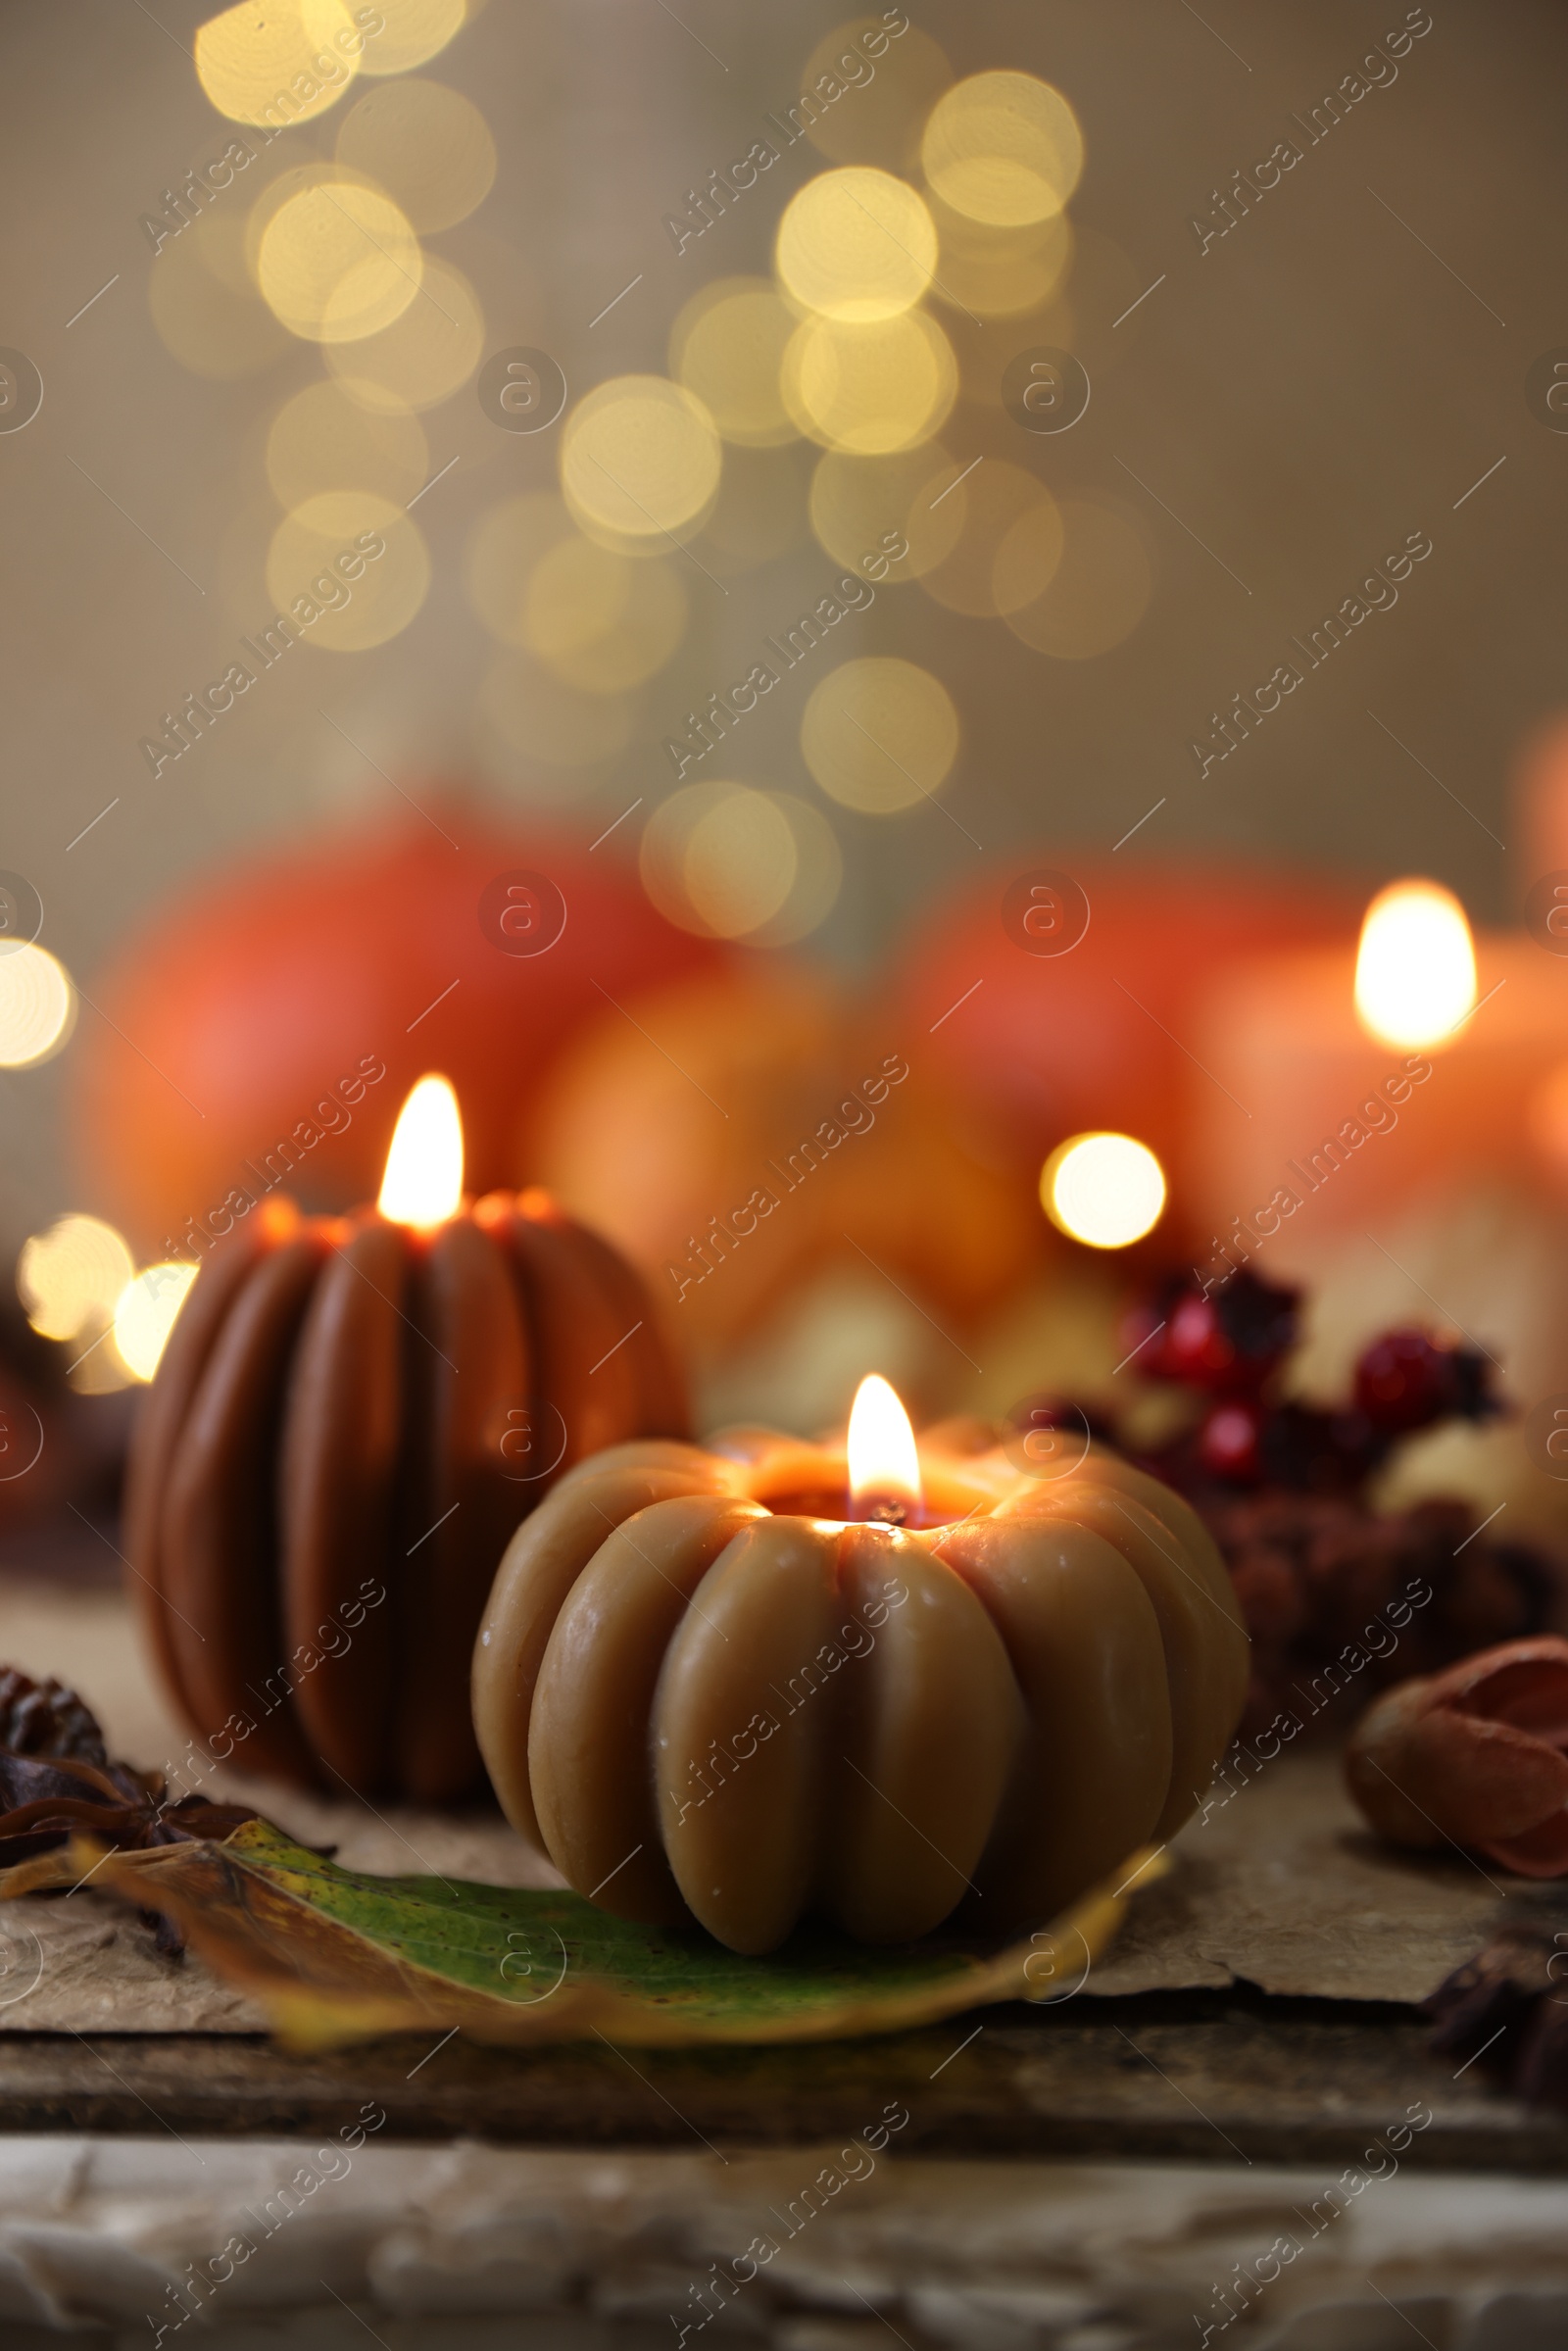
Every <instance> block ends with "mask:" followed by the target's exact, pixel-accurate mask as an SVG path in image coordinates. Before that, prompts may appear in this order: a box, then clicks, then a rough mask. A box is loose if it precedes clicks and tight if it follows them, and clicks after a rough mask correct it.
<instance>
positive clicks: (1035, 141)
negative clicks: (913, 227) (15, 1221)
mask: <svg viewBox="0 0 1568 2351" xmlns="http://www.w3.org/2000/svg"><path fill="white" fill-rule="evenodd" d="M920 156H921V161H922V163H923V164H924V166H925V175H926V178H927V179H928V180H929V181H930V183H931V186H932V188H933V190H934V191H935V193H936V194H937V195H938V196H940V197H941V199H942V201H943V203H944V204H947V205H951V206H952V208H953V210H954V211H955V212H956V213H963V214H964V215H965V216H966V217H967V218H968V219H969V220H983V221H986V222H988V223H990V225H991V226H993V227H996V228H1024V227H1027V226H1028V225H1029V224H1030V222H1032V221H1037V220H1049V219H1050V218H1051V217H1052V215H1053V214H1054V213H1059V212H1060V210H1061V208H1062V206H1063V205H1064V204H1065V203H1066V201H1067V199H1068V197H1069V196H1070V195H1071V194H1072V192H1073V189H1074V188H1075V187H1076V186H1077V184H1078V178H1079V174H1080V173H1081V171H1083V166H1084V141H1083V133H1082V131H1081V130H1080V129H1079V127H1078V122H1077V118H1076V116H1075V115H1074V113H1073V111H1072V108H1071V107H1070V106H1069V105H1068V104H1067V101H1066V99H1065V98H1064V97H1063V96H1062V94H1061V92H1060V91H1059V90H1057V89H1054V88H1053V87H1052V85H1051V83H1050V82H1049V81H1041V80H1040V79H1039V78H1038V77H1037V76H1036V75H1035V74H1033V73H1010V72H1000V73H971V74H970V75H969V77H968V79H967V80H965V81H960V82H956V84H955V85H954V87H953V88H952V89H951V90H948V91H947V92H946V93H945V94H944V95H943V96H942V97H941V98H939V99H938V100H937V103H936V105H935V106H934V107H933V108H932V110H931V114H930V117H929V120H928V121H927V122H926V126H925V136H924V138H923V139H922V140H921V143H920Z"/></svg>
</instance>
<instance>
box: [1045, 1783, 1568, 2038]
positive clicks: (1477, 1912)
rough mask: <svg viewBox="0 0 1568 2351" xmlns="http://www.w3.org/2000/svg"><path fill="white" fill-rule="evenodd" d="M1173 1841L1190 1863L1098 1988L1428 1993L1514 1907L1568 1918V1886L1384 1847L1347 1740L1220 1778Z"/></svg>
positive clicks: (1458, 1857) (1156, 1890)
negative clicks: (1345, 1753)
mask: <svg viewBox="0 0 1568 2351" xmlns="http://www.w3.org/2000/svg"><path fill="white" fill-rule="evenodd" d="M1171 1849H1172V1853H1173V1856H1174V1859H1175V1863H1176V1866H1175V1868H1174V1869H1173V1870H1172V1871H1171V1873H1170V1875H1169V1876H1168V1877H1167V1878H1165V1879H1163V1880H1162V1881H1161V1882H1160V1883H1159V1884H1158V1885H1157V1886H1152V1887H1151V1888H1150V1890H1149V1892H1148V1893H1147V1894H1145V1895H1144V1896H1143V1897H1142V1898H1141V1899H1140V1900H1139V1901H1138V1902H1136V1903H1134V1904H1133V1906H1132V1908H1131V1909H1130V1910H1129V1911H1128V1914H1127V1920H1126V1924H1125V1926H1124V1927H1123V1929H1122V1932H1121V1935H1120V1936H1119V1937H1118V1939H1117V1941H1116V1944H1115V1946H1114V1948H1113V1949H1112V1950H1111V1952H1110V1954H1109V1956H1108V1957H1107V1958H1106V1959H1105V1960H1104V1961H1103V1963H1102V1965H1101V1966H1100V1967H1098V1968H1096V1969H1095V1971H1094V1973H1093V1975H1092V1977H1091V1978H1090V1981H1089V1983H1088V1984H1086V1985H1085V1987H1084V1988H1085V1989H1086V1990H1087V1991H1091V1992H1100V1993H1103V1994H1111V1993H1117V1992H1142V1991H1165V1990H1183V1989H1188V1988H1191V1987H1194V1986H1198V1985H1204V1984H1206V1985H1215V1986H1217V1985H1224V1984H1233V1983H1237V1982H1242V1983H1247V1984H1256V1985H1257V1986H1258V1988H1259V1989H1260V1990H1262V1991H1267V1992H1277V1993H1282V1994H1295V1995H1299V1996H1304V1997H1316V1998H1321V1999H1339V2000H1404V2001H1416V2000H1419V1999H1421V1998H1423V1997H1424V1995H1425V1994H1426V1993H1427V1992H1429V1991H1431V1990H1432V1989H1433V1988H1434V1986H1435V1985H1436V1984H1440V1983H1441V1982H1442V1980H1443V1978H1444V1977H1445V1976H1446V1974H1447V1973H1448V1970H1449V1969H1450V1968H1453V1967H1456V1966H1457V1965H1458V1963H1459V1961H1460V1960H1461V1959H1464V1958H1465V1957H1467V1956H1468V1954H1469V1953H1470V1952H1472V1951H1474V1950H1475V1948H1476V1947H1477V1945H1478V1944H1479V1943H1482V1942H1484V1941H1485V1940H1486V1938H1487V1936H1488V1935H1489V1934H1490V1933H1491V1932H1492V1929H1493V1927H1494V1926H1495V1924H1496V1923H1497V1921H1498V1919H1499V1917H1500V1916H1501V1915H1502V1914H1504V1913H1506V1915H1507V1916H1508V1917H1509V1919H1510V1920H1512V1919H1515V1918H1524V1919H1530V1920H1540V1921H1542V1922H1544V1924H1545V1926H1546V1927H1547V1930H1548V1932H1549V1931H1551V1930H1554V1929H1555V1928H1557V1927H1559V1926H1562V1927H1568V1882H1565V1883H1563V1884H1560V1885H1555V1886H1542V1885H1539V1884H1534V1883H1532V1882H1530V1881H1528V1880H1525V1879H1521V1878H1511V1877H1507V1876H1505V1875H1504V1874H1502V1873H1501V1872H1499V1871H1497V1870H1495V1869H1493V1868H1492V1867H1491V1866H1490V1865H1489V1866H1488V1867H1486V1868H1483V1866H1482V1865H1481V1864H1480V1863H1479V1862H1476V1861H1471V1860H1469V1859H1468V1858H1466V1857H1465V1856H1464V1855H1463V1854H1461V1853H1458V1852H1456V1851H1452V1850H1445V1851H1443V1852H1441V1853H1437V1854H1433V1855H1426V1854H1417V1853H1397V1852H1392V1851H1391V1850H1390V1849H1389V1848H1388V1847H1387V1846H1386V1845H1382V1844H1379V1843H1378V1841H1377V1839H1376V1838H1375V1837H1373V1836H1372V1835H1371V1833H1370V1832H1369V1831H1368V1830H1367V1828H1366V1827H1365V1825H1364V1824H1363V1822H1362V1820H1361V1816H1360V1814H1359V1813H1358V1812H1357V1811H1356V1809H1355V1807H1354V1805H1353V1804H1352V1803H1351V1802H1350V1799H1349V1796H1348V1794H1347V1793H1346V1789H1345V1783H1344V1780H1343V1778H1342V1775H1341V1770H1340V1758H1339V1753H1338V1750H1337V1749H1332V1748H1331V1749H1326V1750H1323V1749H1320V1750H1317V1751H1315V1752H1310V1753H1305V1754H1293V1753H1292V1752H1291V1751H1290V1750H1289V1749H1286V1750H1285V1751H1284V1752H1282V1753H1281V1754H1280V1755H1278V1756H1277V1757H1275V1759H1274V1760H1273V1761H1272V1762H1270V1763H1267V1764H1265V1765H1264V1766H1263V1767H1262V1769H1261V1770H1260V1771H1259V1773H1258V1775H1257V1777H1256V1778H1255V1779H1254V1780H1253V1781H1251V1782H1250V1785H1247V1786H1245V1787H1242V1788H1238V1789H1236V1791H1235V1792H1234V1793H1232V1794H1230V1795H1229V1796H1228V1797H1227V1794H1226V1791H1225V1789H1224V1788H1216V1789H1214V1790H1213V1791H1211V1793H1210V1796H1209V1798H1208V1802H1207V1810H1206V1813H1203V1812H1201V1813H1200V1815H1199V1816H1198V1817H1197V1818H1195V1819H1194V1820H1192V1821H1190V1822H1189V1823H1188V1825H1187V1827H1186V1828H1185V1829H1184V1830H1183V1831H1182V1832H1181V1834H1180V1836H1179V1837H1177V1838H1176V1839H1175V1841H1174V1844H1173V1845H1172V1848H1171Z"/></svg>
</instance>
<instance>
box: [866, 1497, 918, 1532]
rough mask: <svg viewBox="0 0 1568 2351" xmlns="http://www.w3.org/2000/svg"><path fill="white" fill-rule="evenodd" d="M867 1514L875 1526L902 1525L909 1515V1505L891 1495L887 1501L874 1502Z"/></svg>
mask: <svg viewBox="0 0 1568 2351" xmlns="http://www.w3.org/2000/svg"><path fill="white" fill-rule="evenodd" d="M865 1515H866V1518H867V1520H868V1521H869V1522H870V1523H871V1524H873V1525H875V1526H880V1527H902V1526H903V1525H904V1522H905V1520H906V1519H907V1517H908V1515H909V1505H908V1503H907V1502H904V1501H900V1500H898V1499H897V1498H896V1497H890V1498H889V1499H888V1500H886V1501H881V1502H873V1503H872V1504H871V1505H870V1507H869V1509H868V1510H867V1511H866V1514H865Z"/></svg>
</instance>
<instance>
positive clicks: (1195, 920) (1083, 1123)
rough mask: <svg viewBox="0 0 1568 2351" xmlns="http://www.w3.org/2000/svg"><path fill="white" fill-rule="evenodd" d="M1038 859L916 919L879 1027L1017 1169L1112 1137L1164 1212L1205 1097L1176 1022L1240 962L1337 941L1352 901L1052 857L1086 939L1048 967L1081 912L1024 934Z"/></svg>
mask: <svg viewBox="0 0 1568 2351" xmlns="http://www.w3.org/2000/svg"><path fill="white" fill-rule="evenodd" d="M1047 861H1048V860H1047V859H1046V857H1028V856H1024V855H1020V856H1017V857H1014V858H1012V859H1011V860H1010V861H1009V863H1008V865H1007V866H1005V867H995V868H993V870H992V871H991V873H990V874H989V876H988V877H987V878H986V879H984V880H982V881H980V882H977V883H974V884H971V885H970V886H969V887H967V888H966V889H965V890H964V891H963V892H962V893H961V894H959V895H956V896H955V897H954V898H952V899H951V900H949V901H947V902H943V901H938V902H937V903H936V904H934V905H932V906H927V907H926V908H925V909H924V911H923V912H922V913H921V914H920V915H919V916H918V917H917V918H916V921H915V923H914V925H913V927H912V930H911V934H910V936H909V939H908V941H907V946H906V948H905V950H904V953H903V955H902V956H901V957H900V958H899V959H898V961H897V962H896V964H895V966H894V970H893V973H892V975H891V978H890V983H889V994H888V999H887V1004H888V1017H889V1019H890V1020H891V1022H892V1025H893V1027H894V1029H895V1030H896V1031H897V1033H899V1034H901V1035H909V1036H914V1037H918V1038H920V1039H921V1040H922V1041H923V1040H925V1039H927V1038H928V1037H929V1039H930V1053H931V1056H932V1062H933V1067H934V1069H935V1071H936V1073H937V1074H938V1075H939V1076H940V1077H941V1078H942V1079H943V1080H944V1081H945V1082H946V1083H947V1084H949V1085H950V1086H951V1087H952V1088H953V1089H954V1090H955V1091H956V1094H957V1095H958V1097H959V1099H960V1100H961V1101H963V1102H964V1103H965V1104H966V1105H967V1114H976V1115H978V1116H980V1117H981V1118H983V1119H985V1120H987V1121H989V1122H990V1123H991V1124H992V1125H993V1126H994V1128H995V1129H996V1130H997V1131H998V1132H999V1133H1000V1134H1002V1135H1004V1136H1005V1138H1006V1142H1007V1146H1008V1149H1009V1151H1010V1153H1011V1154H1012V1155H1014V1156H1015V1158H1016V1161H1017V1163H1018V1164H1020V1165H1021V1166H1025V1167H1028V1168H1030V1169H1032V1170H1033V1171H1035V1172H1036V1173H1038V1170H1039V1168H1040V1165H1041V1162H1042V1160H1043V1159H1044V1157H1045V1156H1046V1154H1047V1153H1048V1152H1049V1151H1052V1150H1053V1149H1054V1147H1055V1145H1056V1144H1057V1143H1059V1142H1060V1141H1061V1140H1062V1139H1063V1137H1065V1136H1068V1135H1072V1134H1077V1133H1080V1132H1083V1131H1085V1130H1088V1129H1094V1128H1102V1127H1109V1128H1113V1129H1118V1130H1121V1131H1124V1132H1127V1133H1130V1134H1133V1135H1136V1136H1137V1137H1138V1138H1139V1140H1140V1141H1141V1142H1144V1143H1147V1144H1149V1145H1150V1146H1151V1148H1152V1150H1153V1151H1155V1153H1156V1154H1157V1155H1158V1157H1159V1159H1160V1160H1161V1162H1162V1163H1163V1165H1164V1167H1165V1169H1166V1172H1167V1174H1168V1175H1170V1176H1172V1177H1173V1178H1174V1179H1175V1182H1174V1185H1173V1197H1174V1198H1175V1200H1176V1201H1177V1203H1178V1206H1179V1203H1180V1199H1181V1196H1182V1190H1183V1183H1182V1178H1183V1173H1184V1161H1185V1127H1186V1120H1187V1110H1186V1104H1187V1102H1188V1101H1189V1099H1190V1095H1191V1089H1192V1088H1193V1087H1194V1086H1195V1085H1197V1086H1202V1085H1203V1084H1205V1083H1206V1082H1207V1081H1206V1079H1205V1077H1204V1075H1203V1073H1202V1071H1201V1070H1200V1069H1198V1068H1197V1067H1196V1066H1195V1064H1194V1062H1193V1060H1192V1057H1191V1053H1190V1052H1189V1051H1188V1046H1189V1044H1190V1041H1191V1040H1190V1027H1191V1023H1190V1022H1189V1019H1188V1009H1189V1006H1190V1005H1191V1004H1192V1003H1193V1002H1194V1000H1195V999H1196V997H1197V995H1198V994H1199V993H1200V991H1201V990H1202V989H1204V988H1205V986H1206V985H1207V984H1208V983H1209V982H1211V981H1212V980H1214V979H1215V977H1216V976H1217V975H1220V974H1222V973H1223V970H1224V968H1225V966H1226V965H1227V964H1229V963H1233V962H1237V963H1239V962H1240V961H1241V960H1242V959H1244V958H1245V957H1247V956H1249V955H1258V954H1266V953H1267V952H1268V951H1269V950H1270V949H1273V948H1278V949H1282V950H1284V949H1290V948H1292V947H1298V946H1305V945H1310V944H1315V943H1321V942H1324V941H1333V940H1339V941H1344V942H1348V943H1353V941H1354V939H1355V937H1356V934H1357V928H1358V925H1359V923H1360V918H1361V914H1362V911H1363V906H1364V893H1362V892H1358V891H1356V890H1355V889H1353V888H1352V887H1351V886H1349V885H1348V884H1345V883H1331V882H1327V881H1318V880H1315V879H1311V878H1306V879H1303V878H1301V877H1299V876H1297V875H1286V874H1283V873H1281V872H1279V871H1277V870H1275V869H1272V868H1264V867H1249V866H1247V865H1245V864H1242V863H1234V864H1231V865H1229V866H1227V865H1226V864H1225V863H1223V862H1216V861H1215V860H1213V859H1211V858H1207V857H1205V858H1204V859H1203V860H1202V861H1201V863H1200V862H1198V861H1196V860H1179V859H1172V860H1170V861H1168V862H1161V863H1160V864H1159V865H1157V866H1154V865H1146V866H1143V867H1138V866H1110V865H1107V864H1106V863H1105V862H1104V861H1103V859H1102V860H1099V861H1094V860H1091V859H1089V858H1078V857H1070V856H1066V855H1058V856H1056V857H1052V858H1051V859H1050V863H1051V864H1052V865H1056V864H1059V865H1061V866H1064V867H1065V868H1066V869H1067V871H1068V873H1069V874H1070V877H1071V881H1072V882H1073V883H1075V884H1076V885H1077V887H1078V889H1079V891H1081V892H1082V894H1083V898H1084V899H1085V900H1087V914H1088V927H1087V929H1085V930H1082V932H1081V935H1080V936H1078V938H1077V941H1076V944H1075V945H1072V946H1070V947H1068V948H1067V949H1066V950H1065V952H1059V953H1050V952H1043V951H1046V950H1049V949H1050V948H1051V947H1053V946H1054V945H1055V944H1056V942H1057V941H1058V940H1063V939H1066V938H1070V937H1071V936H1072V935H1073V933H1074V932H1075V931H1077V930H1078V929H1079V928H1080V925H1081V922H1082V916H1083V913H1084V911H1085V908H1084V907H1083V906H1067V908H1066V909H1065V920H1064V922H1058V927H1057V928H1056V929H1055V931H1054V934H1053V931H1052V928H1051V923H1050V920H1049V918H1043V919H1042V920H1040V921H1039V922H1038V923H1036V922H1031V923H1030V924H1029V925H1028V926H1027V927H1026V926H1025V924H1024V922H1023V919H1022V917H1023V913H1024V912H1025V911H1026V910H1027V909H1026V907H1025V906H1024V904H1023V901H1022V900H1021V899H1020V898H1019V897H1018V896H1014V897H1013V898H1012V899H1011V900H1010V901H1009V896H1008V894H1009V892H1018V891H1020V890H1022V887H1023V884H1024V883H1025V882H1026V881H1027V880H1028V879H1029V878H1030V877H1031V875H1032V874H1033V873H1034V872H1037V871H1038V870H1039V869H1040V868H1042V867H1045V866H1046V864H1047ZM1026 895H1027V893H1026V892H1025V893H1024V896H1025V897H1026ZM1042 903H1049V902H1042ZM1055 911H1056V913H1057V915H1058V916H1059V915H1060V914H1061V911H1062V909H1061V908H1060V907H1059V906H1058V907H1057V908H1056V909H1055ZM1075 916H1076V919H1075Z"/></svg>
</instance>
